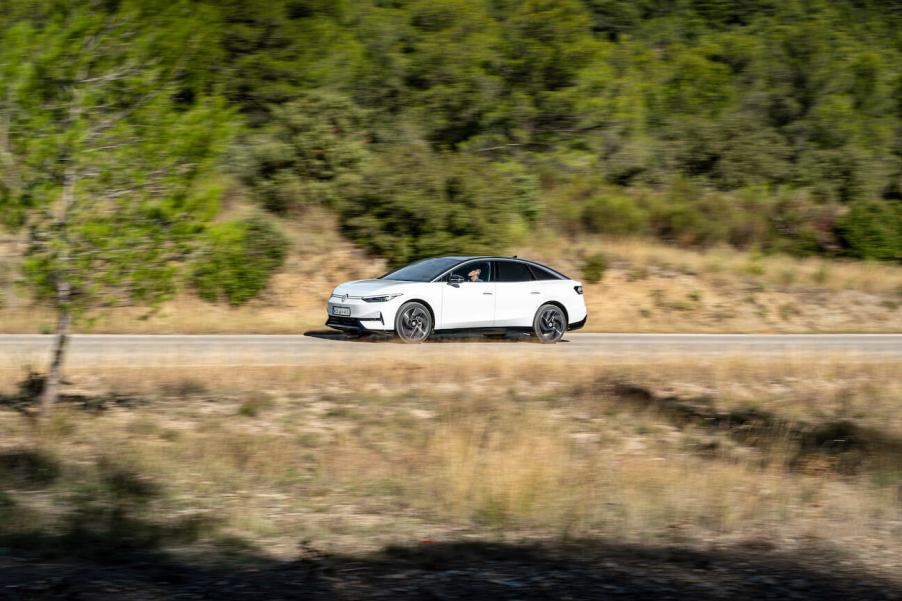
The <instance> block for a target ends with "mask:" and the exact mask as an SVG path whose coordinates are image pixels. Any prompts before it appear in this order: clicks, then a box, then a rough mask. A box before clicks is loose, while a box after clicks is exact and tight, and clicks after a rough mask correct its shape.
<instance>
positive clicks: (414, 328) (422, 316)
mask: <svg viewBox="0 0 902 601" xmlns="http://www.w3.org/2000/svg"><path fill="white" fill-rule="evenodd" d="M395 332H397V333H398V338H400V339H401V342H406V343H409V344H415V343H418V342H424V341H425V340H426V339H427V338H429V335H430V334H431V333H432V315H431V314H430V313H429V309H427V308H426V305H424V304H423V303H418V302H416V301H411V302H409V303H404V304H403V305H401V308H400V309H398V314H397V315H396V316H395Z"/></svg>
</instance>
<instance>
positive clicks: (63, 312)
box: [41, 282, 70, 415]
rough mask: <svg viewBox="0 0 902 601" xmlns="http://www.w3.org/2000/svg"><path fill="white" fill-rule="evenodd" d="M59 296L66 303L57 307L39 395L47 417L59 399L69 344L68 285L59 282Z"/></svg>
mask: <svg viewBox="0 0 902 601" xmlns="http://www.w3.org/2000/svg"><path fill="white" fill-rule="evenodd" d="M60 288H61V289H62V288H65V289H66V291H65V292H63V291H62V290H59V291H58V292H59V294H60V296H63V295H65V296H66V298H67V301H66V303H65V304H62V305H60V306H59V310H58V314H57V322H56V334H55V335H54V337H53V351H52V355H51V359H50V368H49V369H48V370H47V379H46V380H45V381H44V390H43V392H42V393H41V413H42V414H44V415H47V414H49V413H50V409H51V408H52V407H53V405H54V403H56V400H57V398H58V397H59V386H60V380H61V379H62V373H63V361H64V360H65V357H66V345H67V344H68V343H69V320H70V315H69V303H68V296H69V292H68V283H65V282H61V285H60Z"/></svg>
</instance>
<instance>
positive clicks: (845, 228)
mask: <svg viewBox="0 0 902 601" xmlns="http://www.w3.org/2000/svg"><path fill="white" fill-rule="evenodd" d="M837 227H838V230H839V234H840V237H841V238H842V241H843V244H844V245H845V248H846V254H848V255H849V256H852V257H856V258H859V259H879V260H883V261H900V260H902V205H900V204H899V203H895V202H892V201H876V200H870V201H859V202H854V203H852V205H851V207H850V208H849V212H848V213H847V214H846V215H845V216H843V218H842V219H840V220H839V223H838V225H837Z"/></svg>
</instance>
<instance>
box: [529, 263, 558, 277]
mask: <svg viewBox="0 0 902 601" xmlns="http://www.w3.org/2000/svg"><path fill="white" fill-rule="evenodd" d="M529 271H531V272H532V277H534V278H535V279H537V280H560V279H562V278H561V277H560V276H558V275H556V274H554V273H551V272H550V271H548V270H547V269H545V268H544V267H539V266H538V265H530V266H529Z"/></svg>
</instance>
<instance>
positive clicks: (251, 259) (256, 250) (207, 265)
mask: <svg viewBox="0 0 902 601" xmlns="http://www.w3.org/2000/svg"><path fill="white" fill-rule="evenodd" d="M287 248H288V242H287V241H286V240H285V237H284V236H282V234H281V233H280V232H279V231H278V230H276V229H275V228H274V227H273V226H272V225H271V224H270V223H269V222H268V221H266V220H264V219H261V218H258V217H255V218H251V219H247V220H244V221H230V222H226V223H217V224H215V225H213V226H211V227H210V229H209V230H208V232H207V249H206V252H205V253H204V255H203V257H202V258H201V259H200V260H199V261H198V262H197V263H196V264H195V266H194V270H193V274H192V275H193V277H192V280H193V284H194V287H195V289H196V290H197V293H198V295H199V296H200V297H201V298H203V299H204V300H207V301H210V302H216V301H219V300H226V301H227V302H228V303H229V304H232V305H240V304H242V303H245V302H247V301H248V300H250V299H251V298H253V297H254V296H256V295H257V294H259V293H260V292H261V291H262V290H264V289H265V288H266V286H267V284H268V283H269V278H270V276H272V274H273V273H274V272H275V271H276V270H277V269H279V267H281V266H282V263H283V261H284V260H285V253H286V251H287Z"/></svg>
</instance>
